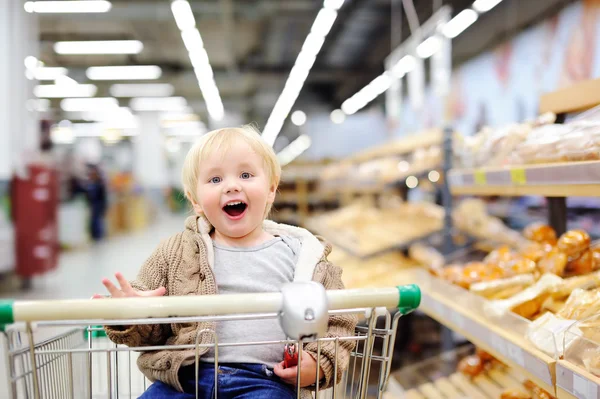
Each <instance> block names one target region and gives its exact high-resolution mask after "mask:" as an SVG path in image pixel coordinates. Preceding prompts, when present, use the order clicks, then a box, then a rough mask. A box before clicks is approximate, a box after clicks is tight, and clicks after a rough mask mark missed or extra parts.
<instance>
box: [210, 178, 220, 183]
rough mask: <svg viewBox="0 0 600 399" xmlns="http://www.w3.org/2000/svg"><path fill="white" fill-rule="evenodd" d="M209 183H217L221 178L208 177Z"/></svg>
mask: <svg viewBox="0 0 600 399" xmlns="http://www.w3.org/2000/svg"><path fill="white" fill-rule="evenodd" d="M210 182H211V183H214V184H217V183H221V178H220V177H213V178H212V179H210Z"/></svg>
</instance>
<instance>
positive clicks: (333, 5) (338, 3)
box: [323, 0, 344, 11]
mask: <svg viewBox="0 0 600 399" xmlns="http://www.w3.org/2000/svg"><path fill="white" fill-rule="evenodd" d="M342 5H344V0H325V1H324V2H323V7H324V8H330V9H332V10H335V11H337V10H339V9H340V8H342Z"/></svg>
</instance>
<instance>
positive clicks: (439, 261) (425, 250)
mask: <svg viewBox="0 0 600 399" xmlns="http://www.w3.org/2000/svg"><path fill="white" fill-rule="evenodd" d="M408 256H409V257H410V258H411V259H413V260H415V261H417V262H419V263H421V264H423V265H425V266H427V267H428V268H429V269H433V270H440V269H441V268H442V267H444V263H445V261H444V256H443V255H442V254H441V253H440V252H439V251H438V250H436V249H435V248H433V247H431V246H428V245H423V244H420V243H417V244H413V245H411V246H410V248H409V249H408Z"/></svg>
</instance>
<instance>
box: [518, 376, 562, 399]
mask: <svg viewBox="0 0 600 399" xmlns="http://www.w3.org/2000/svg"><path fill="white" fill-rule="evenodd" d="M523 386H524V387H525V388H526V389H527V390H528V391H529V392H531V397H532V399H555V398H554V396H552V395H550V393H548V392H547V391H545V390H543V389H542V388H541V387H539V386H538V385H537V384H535V383H534V382H533V381H531V380H526V381H525V382H524V383H523Z"/></svg>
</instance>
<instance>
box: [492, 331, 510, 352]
mask: <svg viewBox="0 0 600 399" xmlns="http://www.w3.org/2000/svg"><path fill="white" fill-rule="evenodd" d="M490 344H491V345H492V348H494V350H495V351H496V352H498V353H499V354H500V355H502V356H507V354H506V341H504V339H502V338H500V337H499V336H498V335H496V334H494V333H491V338H490Z"/></svg>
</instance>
